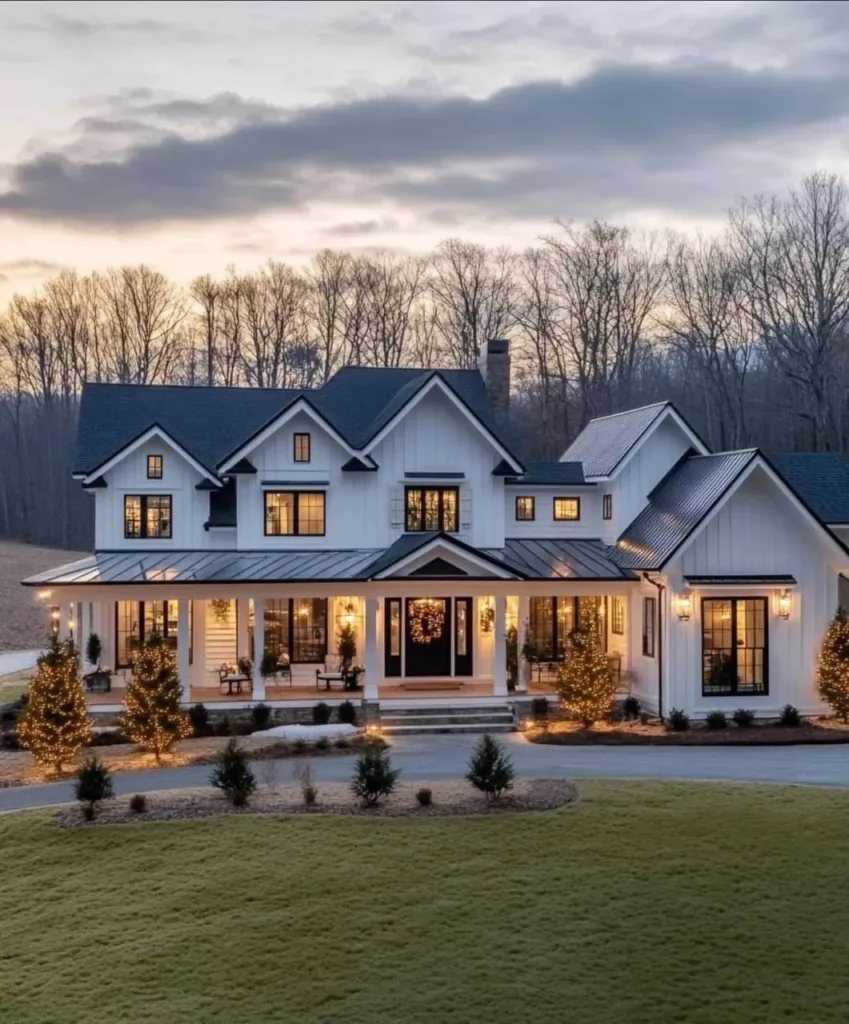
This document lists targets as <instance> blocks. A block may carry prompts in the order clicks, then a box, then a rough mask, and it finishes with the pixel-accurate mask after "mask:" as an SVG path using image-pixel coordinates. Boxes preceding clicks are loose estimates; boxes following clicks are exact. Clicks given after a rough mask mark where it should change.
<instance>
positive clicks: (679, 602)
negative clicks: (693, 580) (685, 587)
mask: <svg viewBox="0 0 849 1024" xmlns="http://www.w3.org/2000/svg"><path fill="white" fill-rule="evenodd" d="M675 610H676V612H677V613H678V618H679V619H680V620H681V621H682V622H688V621H689V619H690V614H691V612H692V610H693V599H692V597H691V596H690V594H689V592H688V593H684V594H679V595H678V596H677V597H676V598H675Z"/></svg>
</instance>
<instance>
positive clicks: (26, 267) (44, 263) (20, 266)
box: [0, 260, 64, 274]
mask: <svg viewBox="0 0 849 1024" xmlns="http://www.w3.org/2000/svg"><path fill="white" fill-rule="evenodd" d="M0 270H12V271H14V272H15V273H19V274H20V273H35V274H55V273H57V272H58V271H60V270H64V265H63V264H61V263H52V262H51V261H50V260H7V261H6V262H5V263H0Z"/></svg>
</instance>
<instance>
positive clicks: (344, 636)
mask: <svg viewBox="0 0 849 1024" xmlns="http://www.w3.org/2000/svg"><path fill="white" fill-rule="evenodd" d="M336 653H337V654H338V655H339V667H340V670H341V671H342V672H347V671H348V670H349V668H350V667H351V663H352V662H353V660H354V658H355V657H356V656H357V638H356V636H355V635H354V627H353V626H352V625H351V624H350V623H348V622H346V623H345V624H344V625H343V626H342V628H341V629H340V630H339V632H338V633H337V635H336Z"/></svg>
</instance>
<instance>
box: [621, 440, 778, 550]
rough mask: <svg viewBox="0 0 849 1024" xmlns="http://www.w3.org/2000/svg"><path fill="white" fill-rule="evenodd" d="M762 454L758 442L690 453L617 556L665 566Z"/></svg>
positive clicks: (636, 523)
mask: <svg viewBox="0 0 849 1024" xmlns="http://www.w3.org/2000/svg"><path fill="white" fill-rule="evenodd" d="M756 458H758V450H757V448H748V449H745V450H743V451H739V452H720V453H719V454H718V455H685V456H684V458H682V459H681V460H680V461H679V462H678V463H677V464H676V465H675V466H673V468H672V469H671V470H670V471H669V473H667V474H666V476H665V477H664V478H663V479H662V480H661V481H660V483H659V484H658V485H657V486H656V487H655V488H654V490H653V491H652V492H651V494H650V495H649V503H648V505H646V507H645V508H644V509H643V510H642V512H640V514H639V515H638V516H637V518H636V519H635V520H634V521H633V523H631V525H630V526H629V527H628V528H627V529H626V530H625V532H624V533H623V534H622V536H621V537H620V538H619V540H618V541H617V543H616V547H615V549H614V550H615V555H614V557H615V559H616V561H617V562H618V563H619V564H620V565H621V566H624V567H627V568H630V569H661V568H662V567H663V565H664V564H665V563H666V562H667V561H668V560H669V559H670V558H671V557H672V555H673V554H674V553H675V552H676V551H677V550H678V549H679V548H680V547H681V545H682V544H683V543H684V542H685V541H686V540H687V538H688V537H689V536H690V534H691V533H692V532H693V531H694V530H695V529H696V527H697V526H698V525H699V524H700V523H701V522H702V521H703V520H704V519H705V517H706V516H707V515H708V514H709V513H710V512H711V510H712V509H713V508H714V506H715V505H716V504H717V503H718V502H719V501H720V499H721V498H722V497H723V495H724V494H725V493H726V492H727V491H728V489H729V488H730V487H731V486H732V485H733V484H734V482H735V481H736V480H737V479H738V477H739V476H740V474H741V473H742V472H743V471H744V470H745V469H746V468H747V467H748V466H749V465H751V463H752V462H754V460H755V459H756Z"/></svg>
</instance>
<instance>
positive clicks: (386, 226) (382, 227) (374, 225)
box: [325, 220, 396, 238]
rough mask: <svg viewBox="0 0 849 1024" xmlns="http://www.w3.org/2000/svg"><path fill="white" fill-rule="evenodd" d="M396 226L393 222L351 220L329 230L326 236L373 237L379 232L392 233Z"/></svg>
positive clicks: (335, 225)
mask: <svg viewBox="0 0 849 1024" xmlns="http://www.w3.org/2000/svg"><path fill="white" fill-rule="evenodd" d="M395 226H396V224H395V221H393V220H351V221H345V222H344V223H343V224H334V225H332V226H331V227H329V228H327V229H326V231H325V234H328V235H341V236H342V237H343V238H346V237H350V236H351V235H373V234H375V233H376V232H378V231H391V230H392V229H393V228H394V227H395Z"/></svg>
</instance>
